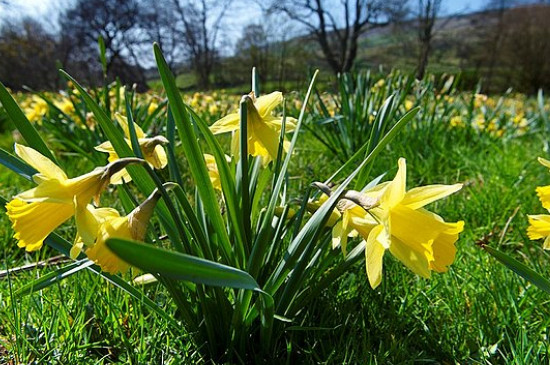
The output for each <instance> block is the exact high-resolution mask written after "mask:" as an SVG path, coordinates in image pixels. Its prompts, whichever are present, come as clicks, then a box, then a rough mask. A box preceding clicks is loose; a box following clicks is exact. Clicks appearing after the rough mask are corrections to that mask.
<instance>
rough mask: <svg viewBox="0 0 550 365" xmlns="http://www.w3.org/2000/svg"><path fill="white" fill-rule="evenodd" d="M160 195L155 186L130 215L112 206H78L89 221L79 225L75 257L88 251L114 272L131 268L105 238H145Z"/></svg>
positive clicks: (72, 250)
mask: <svg viewBox="0 0 550 365" xmlns="http://www.w3.org/2000/svg"><path fill="white" fill-rule="evenodd" d="M165 186H166V184H165ZM160 196H161V195H160V193H158V191H157V190H155V191H154V192H153V193H152V194H151V195H150V196H149V198H147V199H146V200H145V201H144V202H143V203H142V204H141V205H140V206H138V207H136V208H135V209H134V210H133V211H132V212H130V214H128V215H127V216H120V214H119V213H118V212H117V211H116V210H114V209H111V208H94V207H93V206H91V205H88V206H83V205H80V206H78V207H77V216H78V215H81V216H85V217H86V218H85V219H82V220H83V221H85V222H86V224H85V225H83V226H82V227H80V228H79V229H78V235H77V237H76V239H75V244H74V246H73V248H72V249H71V257H72V258H73V259H75V258H76V257H78V255H79V254H80V252H82V251H84V253H85V254H86V256H88V258H89V259H90V260H92V261H94V262H95V263H96V264H98V265H99V266H100V267H101V269H102V270H104V271H107V272H109V273H112V274H115V273H117V272H124V271H127V270H128V268H129V267H130V266H129V265H128V264H127V263H126V262H125V261H124V260H122V259H121V258H119V257H118V256H117V255H115V254H114V253H113V252H112V251H111V250H109V248H108V247H107V245H106V244H105V242H106V241H107V240H108V239H109V238H125V239H130V240H135V241H143V239H144V238H145V233H146V232H147V226H148V224H149V220H150V219H151V216H152V215H153V212H154V209H155V206H156V204H157V202H158V200H159V199H160Z"/></svg>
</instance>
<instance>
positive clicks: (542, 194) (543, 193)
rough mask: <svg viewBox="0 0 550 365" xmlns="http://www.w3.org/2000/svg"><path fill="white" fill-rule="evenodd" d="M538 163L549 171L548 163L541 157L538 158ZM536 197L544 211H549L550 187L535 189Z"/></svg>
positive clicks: (549, 162)
mask: <svg viewBox="0 0 550 365" xmlns="http://www.w3.org/2000/svg"><path fill="white" fill-rule="evenodd" d="M538 161H539V163H540V164H541V165H542V166H544V167H547V168H549V169H550V161H548V160H545V159H544V158H542V157H539V158H538ZM537 195H538V196H539V199H540V202H541V203H542V206H543V207H544V209H548V210H550V185H547V186H539V187H537Z"/></svg>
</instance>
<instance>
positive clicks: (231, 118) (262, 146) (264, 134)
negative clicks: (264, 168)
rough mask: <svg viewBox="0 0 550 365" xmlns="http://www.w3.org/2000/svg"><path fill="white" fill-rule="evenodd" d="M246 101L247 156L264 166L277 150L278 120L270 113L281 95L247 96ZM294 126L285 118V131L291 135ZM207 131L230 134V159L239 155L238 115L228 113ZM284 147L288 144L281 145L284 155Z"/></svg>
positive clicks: (279, 131)
mask: <svg viewBox="0 0 550 365" xmlns="http://www.w3.org/2000/svg"><path fill="white" fill-rule="evenodd" d="M247 101H248V104H247V129H248V153H249V154H250V155H252V156H262V158H263V162H264V164H267V163H269V162H270V161H272V160H273V159H275V158H277V153H278V150H279V135H280V133H281V123H282V117H275V116H273V115H272V112H273V109H275V107H276V106H277V105H279V104H280V103H281V102H282V101H283V94H282V93H281V92H278V91H276V92H273V93H271V94H268V95H264V96H260V97H259V98H255V97H254V94H253V93H251V94H250V95H249V96H247ZM295 123H296V120H295V119H294V118H291V117H287V118H286V126H285V131H286V132H291V131H292V130H294V128H295V126H296V124H295ZM210 130H211V131H212V133H214V134H221V133H227V132H234V133H233V138H232V141H231V146H232V148H231V150H232V153H233V155H234V156H237V155H238V154H239V138H240V137H239V134H240V117H239V113H232V114H229V115H227V116H225V117H223V118H222V119H220V120H218V121H217V122H216V123H214V124H213V125H212V126H210ZM288 147H289V144H288V142H285V143H284V149H285V151H287V150H288Z"/></svg>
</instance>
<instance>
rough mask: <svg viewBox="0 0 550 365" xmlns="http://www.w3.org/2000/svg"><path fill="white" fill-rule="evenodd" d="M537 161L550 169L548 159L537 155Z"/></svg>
mask: <svg viewBox="0 0 550 365" xmlns="http://www.w3.org/2000/svg"><path fill="white" fill-rule="evenodd" d="M538 161H539V163H540V164H541V165H542V166H544V167H548V168H549V169H550V161H548V160H547V159H544V158H542V157H539V158H538Z"/></svg>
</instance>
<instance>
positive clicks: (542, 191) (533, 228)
mask: <svg viewBox="0 0 550 365" xmlns="http://www.w3.org/2000/svg"><path fill="white" fill-rule="evenodd" d="M538 161H539V163H540V164H541V165H542V166H544V167H547V168H550V161H548V160H546V159H544V158H542V157H539V158H538ZM537 195H538V196H539V200H540V202H541V203H542V206H543V208H544V209H546V210H549V211H550V185H547V186H539V187H537ZM528 217H529V227H528V228H527V235H528V236H529V238H530V239H532V240H538V239H541V238H544V244H543V247H544V249H545V250H550V215H548V214H539V215H529V216H528Z"/></svg>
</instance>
